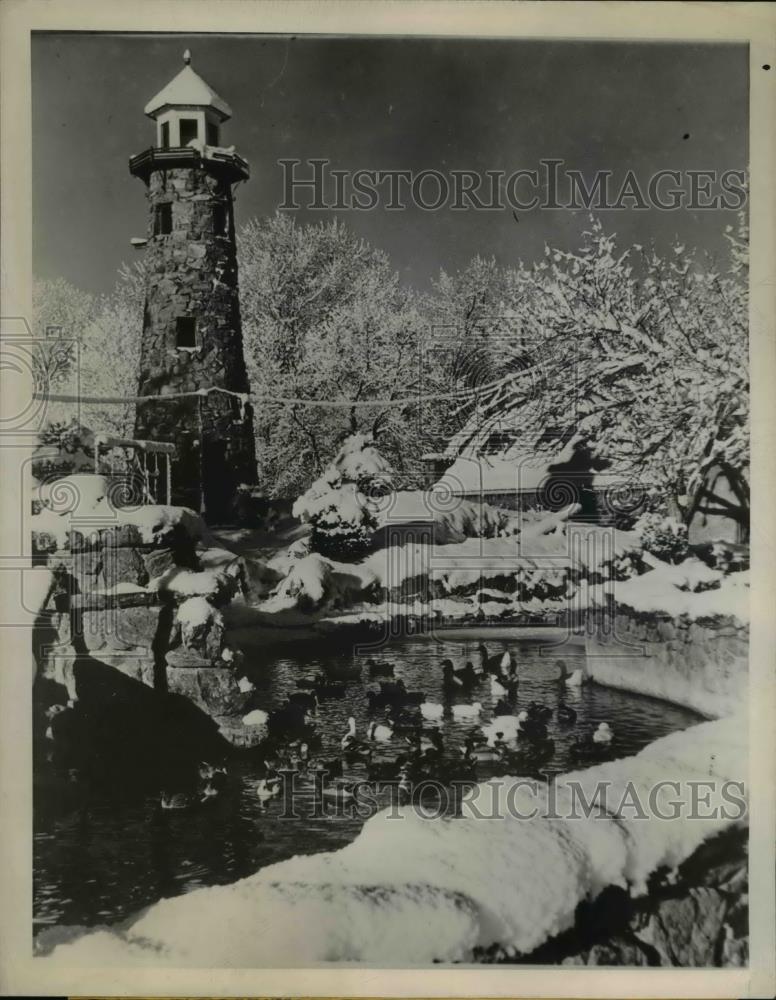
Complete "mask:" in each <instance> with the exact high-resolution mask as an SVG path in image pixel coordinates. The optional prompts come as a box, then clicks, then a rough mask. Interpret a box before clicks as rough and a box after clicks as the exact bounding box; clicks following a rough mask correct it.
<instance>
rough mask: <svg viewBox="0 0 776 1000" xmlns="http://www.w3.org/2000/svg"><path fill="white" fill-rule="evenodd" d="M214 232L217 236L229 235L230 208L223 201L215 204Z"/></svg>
mask: <svg viewBox="0 0 776 1000" xmlns="http://www.w3.org/2000/svg"><path fill="white" fill-rule="evenodd" d="M213 233H214V234H215V235H216V236H228V235H229V209H228V207H227V205H226V203H225V202H223V201H219V202H216V204H215V205H214V206H213Z"/></svg>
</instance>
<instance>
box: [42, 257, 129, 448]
mask: <svg viewBox="0 0 776 1000" xmlns="http://www.w3.org/2000/svg"><path fill="white" fill-rule="evenodd" d="M143 298H144V278H143V270H142V266H141V265H135V266H134V267H126V266H125V267H122V268H121V270H120V271H119V274H118V280H117V282H116V285H115V287H114V289H113V290H112V292H111V293H110V294H108V295H102V296H93V295H90V294H88V293H86V292H82V291H80V290H79V289H77V288H75V287H74V286H73V285H71V284H69V283H68V282H66V281H64V280H63V279H57V280H55V281H43V280H39V281H36V282H35V283H34V286H33V310H34V312H33V317H34V323H35V330H36V334H37V337H38V338H39V344H40V348H39V351H38V354H37V362H38V365H39V374H40V378H41V382H42V384H43V385H45V386H46V387H47V389H48V391H50V392H52V393H60V394H65V395H78V396H87V397H88V396H92V397H103V396H105V397H111V398H118V397H126V396H133V395H135V393H136V392H137V371H138V359H139V350H140V331H141V330H142V327H143ZM46 416H47V418H48V421H49V422H50V423H52V424H60V423H63V424H65V425H67V424H69V423H70V422H71V421H76V422H77V423H78V424H79V425H82V426H85V427H88V428H91V430H93V431H107V432H109V433H112V434H118V435H121V436H124V437H131V436H132V432H133V425H134V419H135V407H134V404H132V403H126V404H116V403H106V404H99V403H80V404H76V403H49V404H48V406H47V411H46Z"/></svg>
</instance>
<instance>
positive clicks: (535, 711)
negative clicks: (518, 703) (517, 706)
mask: <svg viewBox="0 0 776 1000" xmlns="http://www.w3.org/2000/svg"><path fill="white" fill-rule="evenodd" d="M528 718H529V719H536V720H538V721H539V722H548V721H549V720H550V719H551V718H552V709H551V708H550V706H549V705H543V704H542V703H541V702H540V701H532V702H531V703H530V705H529V706H528Z"/></svg>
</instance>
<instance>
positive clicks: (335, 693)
mask: <svg viewBox="0 0 776 1000" xmlns="http://www.w3.org/2000/svg"><path fill="white" fill-rule="evenodd" d="M314 691H315V696H316V698H321V699H324V698H343V697H344V696H345V685H344V684H335V683H334V682H332V681H327V680H323V681H321V682H319V683H318V684H316V685H315V688H314Z"/></svg>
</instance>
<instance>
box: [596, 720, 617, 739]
mask: <svg viewBox="0 0 776 1000" xmlns="http://www.w3.org/2000/svg"><path fill="white" fill-rule="evenodd" d="M613 738H614V733H613V732H612V730H611V728H610V726H609V723H608V722H602V723H601V724H600V725H599V726H598V729H596V731H595V732H594V733H593V743H611V742H612V739H613Z"/></svg>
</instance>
